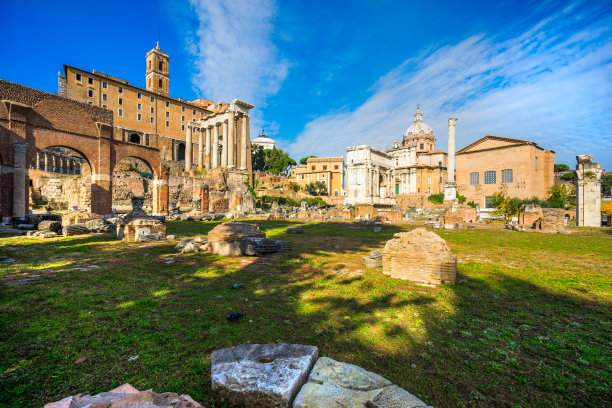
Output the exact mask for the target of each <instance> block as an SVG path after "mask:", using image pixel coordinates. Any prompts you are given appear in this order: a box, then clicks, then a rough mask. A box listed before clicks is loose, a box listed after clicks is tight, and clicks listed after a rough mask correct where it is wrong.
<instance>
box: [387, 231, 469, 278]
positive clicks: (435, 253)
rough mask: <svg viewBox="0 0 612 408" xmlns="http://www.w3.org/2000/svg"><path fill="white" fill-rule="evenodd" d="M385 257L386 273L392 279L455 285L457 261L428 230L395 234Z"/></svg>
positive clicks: (442, 242) (443, 242) (440, 240)
mask: <svg viewBox="0 0 612 408" xmlns="http://www.w3.org/2000/svg"><path fill="white" fill-rule="evenodd" d="M382 253H383V273H384V274H386V275H389V276H391V277H393V278H399V279H405V280H409V281H411V282H415V283H421V284H429V285H440V284H442V283H454V282H455V279H456V276H457V257H456V256H454V255H452V254H451V252H450V249H449V248H448V246H447V245H446V241H444V240H443V239H442V238H440V237H439V236H438V235H437V234H435V233H433V232H430V231H427V230H426V229H425V228H417V229H415V230H412V231H410V232H400V233H397V234H395V235H394V238H393V239H392V240H390V241H387V244H386V245H385V248H384V249H383V251H382Z"/></svg>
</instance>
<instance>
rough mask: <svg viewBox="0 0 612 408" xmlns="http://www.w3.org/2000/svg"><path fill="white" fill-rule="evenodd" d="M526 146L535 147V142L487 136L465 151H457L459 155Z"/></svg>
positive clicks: (467, 147) (465, 148)
mask: <svg viewBox="0 0 612 408" xmlns="http://www.w3.org/2000/svg"><path fill="white" fill-rule="evenodd" d="M526 144H531V145H535V143H534V142H530V141H528V140H521V139H511V138H509V137H500V136H492V135H487V136H485V137H483V138H482V139H479V140H477V141H475V142H474V143H472V144H471V145H468V146H466V147H464V148H463V149H461V150H459V151H457V154H460V153H461V154H463V153H471V152H478V151H482V150H494V149H504V148H508V147H513V146H524V145H526Z"/></svg>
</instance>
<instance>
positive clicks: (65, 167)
mask: <svg viewBox="0 0 612 408" xmlns="http://www.w3.org/2000/svg"><path fill="white" fill-rule="evenodd" d="M62 174H68V158H67V157H62Z"/></svg>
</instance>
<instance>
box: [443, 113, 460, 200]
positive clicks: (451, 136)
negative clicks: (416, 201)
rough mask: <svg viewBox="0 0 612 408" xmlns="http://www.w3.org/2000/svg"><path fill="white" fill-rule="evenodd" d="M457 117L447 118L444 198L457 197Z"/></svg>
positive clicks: (453, 198)
mask: <svg viewBox="0 0 612 408" xmlns="http://www.w3.org/2000/svg"><path fill="white" fill-rule="evenodd" d="M456 123H457V118H448V161H447V166H446V175H447V177H446V184H445V185H444V200H445V201H447V200H448V201H454V200H456V199H457V183H455V124H456Z"/></svg>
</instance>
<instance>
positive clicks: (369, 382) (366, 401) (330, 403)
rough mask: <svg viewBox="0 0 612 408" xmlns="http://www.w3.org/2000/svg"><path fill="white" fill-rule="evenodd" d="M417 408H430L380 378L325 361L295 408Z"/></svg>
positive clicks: (313, 375)
mask: <svg viewBox="0 0 612 408" xmlns="http://www.w3.org/2000/svg"><path fill="white" fill-rule="evenodd" d="M312 407H317V408H337V407H347V408H348V407H370V408H416V407H426V404H425V403H424V402H423V401H421V400H420V399H418V398H417V397H415V396H414V395H412V394H410V393H409V392H407V391H405V390H403V389H402V388H400V387H398V386H396V385H393V384H392V383H391V382H390V381H389V380H387V379H386V378H384V377H381V376H380V375H378V374H375V373H372V372H370V371H367V370H364V369H363V368H361V367H358V366H355V365H353V364H348V363H341V362H338V361H335V360H332V359H331V358H327V357H321V358H320V359H319V360H318V361H317V363H316V364H315V366H314V367H313V369H312V371H311V373H310V376H309V377H308V382H307V383H306V384H305V385H304V386H303V387H302V389H301V390H300V393H299V394H298V395H297V397H296V398H295V401H294V403H293V408H312Z"/></svg>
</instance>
